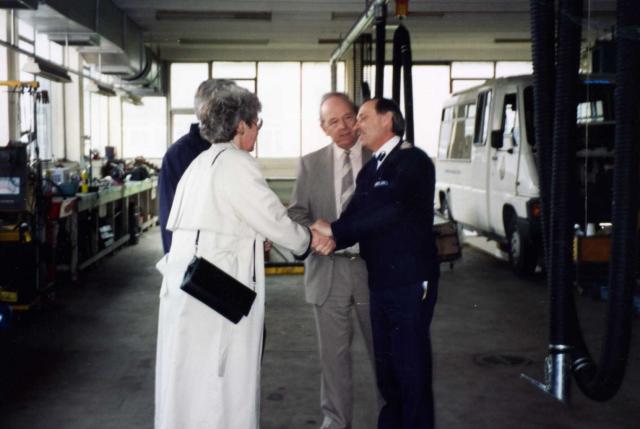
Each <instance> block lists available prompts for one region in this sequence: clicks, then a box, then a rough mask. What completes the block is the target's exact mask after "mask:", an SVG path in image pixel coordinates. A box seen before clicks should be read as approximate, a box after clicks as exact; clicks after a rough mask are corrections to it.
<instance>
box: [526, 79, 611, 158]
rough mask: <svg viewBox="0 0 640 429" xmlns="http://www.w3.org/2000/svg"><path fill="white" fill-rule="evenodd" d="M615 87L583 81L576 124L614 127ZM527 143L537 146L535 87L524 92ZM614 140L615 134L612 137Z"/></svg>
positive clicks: (530, 86) (608, 83)
mask: <svg viewBox="0 0 640 429" xmlns="http://www.w3.org/2000/svg"><path fill="white" fill-rule="evenodd" d="M614 91H615V85H613V83H611V82H610V81H601V80H592V81H583V82H582V83H581V85H580V92H579V93H578V97H579V98H578V106H577V115H576V122H577V124H578V126H579V127H580V126H596V125H613V124H614V123H615V118H614V105H613V99H614ZM524 107H525V120H526V133H527V141H528V142H529V143H530V144H531V145H535V132H534V122H533V86H532V85H529V86H527V87H526V88H525V90H524ZM611 139H613V134H612V135H611Z"/></svg>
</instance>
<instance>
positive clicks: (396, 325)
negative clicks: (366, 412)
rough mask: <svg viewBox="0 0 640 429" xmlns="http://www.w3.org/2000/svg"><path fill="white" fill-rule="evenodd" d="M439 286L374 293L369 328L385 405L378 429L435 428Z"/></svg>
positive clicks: (374, 291)
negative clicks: (434, 322)
mask: <svg viewBox="0 0 640 429" xmlns="http://www.w3.org/2000/svg"><path fill="white" fill-rule="evenodd" d="M437 291H438V284H437V281H436V282H430V283H429V290H428V293H427V297H426V299H425V300H423V299H422V298H423V293H424V291H423V288H422V283H418V284H413V285H409V286H404V287H393V288H389V289H382V290H371V294H370V305H371V328H372V331H373V350H374V355H375V364H376V375H377V378H378V388H379V389H380V392H381V393H382V396H383V398H384V400H385V401H386V404H385V405H384V407H382V409H381V411H380V415H379V417H378V429H432V428H433V427H434V410H433V389H432V381H431V373H432V365H431V337H430V334H429V327H430V325H431V319H432V317H433V309H434V306H435V303H436V300H437Z"/></svg>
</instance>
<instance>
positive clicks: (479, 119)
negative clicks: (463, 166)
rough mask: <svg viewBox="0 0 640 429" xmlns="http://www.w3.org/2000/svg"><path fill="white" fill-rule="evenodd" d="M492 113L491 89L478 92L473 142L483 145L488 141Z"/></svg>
mask: <svg viewBox="0 0 640 429" xmlns="http://www.w3.org/2000/svg"><path fill="white" fill-rule="evenodd" d="M490 114H491V90H489V91H484V92H481V93H480V94H478V109H477V112H476V123H475V128H474V131H473V144H478V145H483V144H486V143H487V136H488V134H489V117H490Z"/></svg>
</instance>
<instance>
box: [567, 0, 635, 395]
mask: <svg viewBox="0 0 640 429" xmlns="http://www.w3.org/2000/svg"><path fill="white" fill-rule="evenodd" d="M617 29H618V34H617V59H616V62H617V63H616V66H617V76H616V99H615V117H616V133H615V156H614V164H615V169H614V174H613V209H612V221H613V222H612V223H613V233H612V242H611V260H610V264H609V290H610V292H609V304H608V309H607V313H608V314H607V333H606V336H605V339H604V344H603V347H602V354H601V359H600V365H599V366H598V368H597V371H595V372H594V371H593V370H585V371H580V370H579V369H576V370H575V371H574V373H575V377H576V380H577V382H578V385H579V386H580V388H581V389H582V391H583V392H584V393H585V395H587V396H588V397H589V398H591V399H594V400H596V401H606V400H608V399H610V398H612V397H613V396H614V395H615V394H616V393H617V391H618V389H619V388H620V385H621V384H622V380H623V378H624V373H625V368H626V364H627V358H628V354H629V344H630V340H631V326H632V319H633V305H632V299H633V288H634V286H635V282H636V270H637V261H638V258H637V252H638V248H637V240H638V218H637V213H638V185H639V180H638V138H639V137H640V133H639V131H638V126H639V122H640V121H639V118H638V113H639V108H640V104H639V103H638V100H639V98H640V85H639V84H638V76H640V41H639V40H638V29H640V8H638V5H637V3H636V1H635V0H618V2H617Z"/></svg>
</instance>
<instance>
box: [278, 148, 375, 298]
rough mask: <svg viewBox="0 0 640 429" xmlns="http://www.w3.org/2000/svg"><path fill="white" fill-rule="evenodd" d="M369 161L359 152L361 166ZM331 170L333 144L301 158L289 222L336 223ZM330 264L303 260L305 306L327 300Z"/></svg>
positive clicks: (318, 258)
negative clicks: (321, 220) (320, 220)
mask: <svg viewBox="0 0 640 429" xmlns="http://www.w3.org/2000/svg"><path fill="white" fill-rule="evenodd" d="M370 159H371V152H370V151H369V150H367V149H364V148H363V149H362V165H363V166H364V164H366V163H367V161H369V160H370ZM333 170H334V168H333V143H331V144H329V145H327V146H325V147H323V148H322V149H319V150H317V151H315V152H312V153H310V154H308V155H305V156H303V157H302V158H301V160H300V165H299V167H298V177H297V179H296V183H295V186H294V188H293V195H292V196H291V204H290V205H289V217H290V218H291V219H293V220H294V221H296V222H298V223H300V224H302V225H306V226H309V225H311V224H312V223H313V222H315V221H316V220H317V219H324V220H326V221H329V222H333V221H335V220H336V197H335V196H336V190H335V189H334V188H335V185H334V180H333V174H334V171H333ZM333 263H334V256H320V255H314V254H311V255H309V257H307V259H306V260H305V270H304V283H305V298H306V300H307V302H308V303H310V304H316V305H322V304H323V303H324V302H325V300H326V299H327V297H328V296H329V292H330V291H331V287H332V283H333V282H332V278H333ZM363 281H366V279H363Z"/></svg>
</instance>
